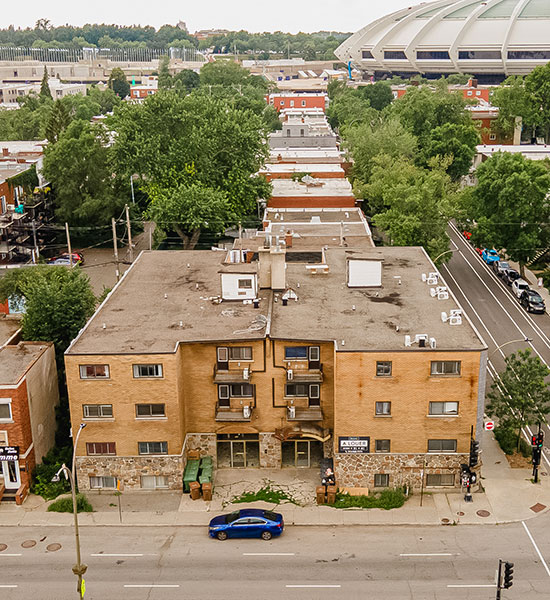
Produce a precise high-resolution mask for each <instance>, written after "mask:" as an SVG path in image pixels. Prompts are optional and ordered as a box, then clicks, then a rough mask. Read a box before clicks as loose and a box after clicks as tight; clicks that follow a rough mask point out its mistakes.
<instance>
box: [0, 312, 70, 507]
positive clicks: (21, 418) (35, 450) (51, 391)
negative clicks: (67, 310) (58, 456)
mask: <svg viewBox="0 0 550 600" xmlns="http://www.w3.org/2000/svg"><path fill="white" fill-rule="evenodd" d="M4 320H6V322H5V323H4V325H5V326H6V328H8V324H9V323H10V321H9V318H7V317H3V318H2V319H0V324H2V321H4ZM11 323H12V329H13V326H15V325H14V324H13V322H11ZM0 331H1V328H0ZM12 342H13V338H11V340H10V342H9V343H7V344H5V345H4V346H2V347H0V500H4V501H5V500H6V499H8V498H12V499H15V500H16V501H17V503H20V502H22V501H23V500H24V499H25V497H26V495H27V494H28V492H29V487H30V484H31V476H32V471H33V469H34V467H35V466H36V465H37V464H38V463H40V462H41V461H42V458H43V457H44V455H45V454H46V453H47V452H48V450H50V448H51V447H52V446H53V444H54V439H55V428H56V423H55V407H56V406H57V404H58V403H59V392H58V387H57V369H56V364H55V351H54V347H53V344H50V343H43V342H19V343H18V344H15V343H12ZM8 450H9V453H8Z"/></svg>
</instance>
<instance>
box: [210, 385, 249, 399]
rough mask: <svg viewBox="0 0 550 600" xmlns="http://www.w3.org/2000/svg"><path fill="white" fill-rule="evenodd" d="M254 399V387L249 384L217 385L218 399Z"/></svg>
mask: <svg viewBox="0 0 550 600" xmlns="http://www.w3.org/2000/svg"><path fill="white" fill-rule="evenodd" d="M252 397H254V386H253V385H252V384H251V383H224V384H222V385H218V398H219V399H220V400H227V399H228V398H252Z"/></svg>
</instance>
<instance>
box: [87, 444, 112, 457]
mask: <svg viewBox="0 0 550 600" xmlns="http://www.w3.org/2000/svg"><path fill="white" fill-rule="evenodd" d="M86 452H87V454H88V456H94V455H95V456H97V455H98V454H103V455H111V456H114V455H115V454H116V444H115V442H86Z"/></svg>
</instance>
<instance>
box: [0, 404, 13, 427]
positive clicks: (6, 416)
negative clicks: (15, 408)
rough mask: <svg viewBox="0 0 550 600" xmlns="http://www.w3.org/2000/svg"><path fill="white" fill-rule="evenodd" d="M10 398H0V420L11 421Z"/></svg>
mask: <svg viewBox="0 0 550 600" xmlns="http://www.w3.org/2000/svg"><path fill="white" fill-rule="evenodd" d="M12 419H13V417H12V414H11V398H0V421H2V422H6V421H12Z"/></svg>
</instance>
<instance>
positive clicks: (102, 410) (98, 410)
mask: <svg viewBox="0 0 550 600" xmlns="http://www.w3.org/2000/svg"><path fill="white" fill-rule="evenodd" d="M82 410H83V413H84V418H85V419H106V418H111V417H112V416H113V405H112V404H84V405H83V406H82Z"/></svg>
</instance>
